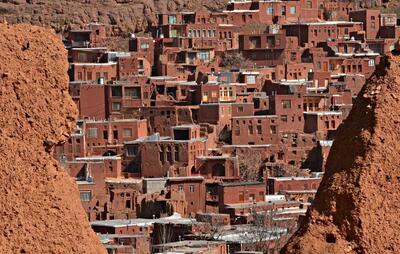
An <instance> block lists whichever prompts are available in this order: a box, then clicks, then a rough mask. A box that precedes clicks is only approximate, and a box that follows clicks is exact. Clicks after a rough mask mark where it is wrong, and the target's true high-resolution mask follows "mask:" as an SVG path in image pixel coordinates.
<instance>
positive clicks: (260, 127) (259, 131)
mask: <svg viewBox="0 0 400 254" xmlns="http://www.w3.org/2000/svg"><path fill="white" fill-rule="evenodd" d="M257 134H262V126H261V125H257Z"/></svg>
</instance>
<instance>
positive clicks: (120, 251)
mask: <svg viewBox="0 0 400 254" xmlns="http://www.w3.org/2000/svg"><path fill="white" fill-rule="evenodd" d="M99 239H100V241H101V243H102V244H103V246H104V247H105V248H106V250H107V251H108V253H113V254H131V253H137V254H148V253H150V250H151V248H150V245H151V244H150V243H151V239H150V237H149V236H146V235H140V234H137V235H123V234H100V235H99Z"/></svg>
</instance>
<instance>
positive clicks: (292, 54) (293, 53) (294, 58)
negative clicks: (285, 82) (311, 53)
mask: <svg viewBox="0 0 400 254" xmlns="http://www.w3.org/2000/svg"><path fill="white" fill-rule="evenodd" d="M296 59H297V54H296V52H291V53H290V60H291V61H296Z"/></svg>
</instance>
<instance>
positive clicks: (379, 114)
mask: <svg viewBox="0 0 400 254" xmlns="http://www.w3.org/2000/svg"><path fill="white" fill-rule="evenodd" d="M388 58H389V60H388V62H387V66H386V69H384V70H379V71H378V72H377V73H376V76H375V77H373V78H372V80H370V81H369V82H368V83H367V85H365V87H364V88H363V90H362V91H361V92H360V94H359V96H358V98H357V100H356V103H355V105H354V107H353V109H352V111H351V113H350V115H349V117H348V119H347V120H346V121H345V123H344V125H343V126H342V127H340V128H339V130H338V135H337V139H336V140H335V142H334V145H333V147H332V150H331V153H330V155H329V158H328V161H327V172H326V174H325V176H324V178H323V181H322V183H321V185H320V187H319V190H318V193H317V195H316V199H315V201H314V203H313V205H312V207H311V209H310V210H309V211H308V214H307V218H306V219H305V221H304V223H302V225H301V226H300V229H299V230H298V231H297V233H296V234H295V235H294V237H293V238H292V239H291V240H290V242H289V243H288V244H287V246H286V247H285V248H284V249H283V250H282V253H285V254H289V253H296V254H309V253H315V254H318V253H321V254H322V253H323V254H325V253H326V254H328V253H329V254H331V253H333V254H335V253H337V254H343V253H366V254H368V253H400V220H399V218H398V216H399V215H398V214H399V213H400V203H399V200H400V171H399V166H400V156H399V153H400V143H399V140H400V110H399V109H400V67H399V65H400V57H399V56H390V57H388Z"/></svg>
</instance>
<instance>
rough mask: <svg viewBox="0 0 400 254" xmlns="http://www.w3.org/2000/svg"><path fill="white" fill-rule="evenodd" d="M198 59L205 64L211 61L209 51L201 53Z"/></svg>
mask: <svg viewBox="0 0 400 254" xmlns="http://www.w3.org/2000/svg"><path fill="white" fill-rule="evenodd" d="M198 58H199V59H200V60H202V61H204V62H209V61H210V52H209V51H201V52H199V53H198Z"/></svg>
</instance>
